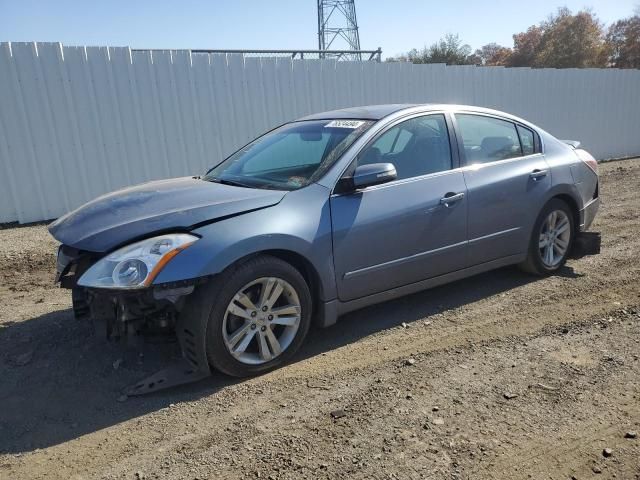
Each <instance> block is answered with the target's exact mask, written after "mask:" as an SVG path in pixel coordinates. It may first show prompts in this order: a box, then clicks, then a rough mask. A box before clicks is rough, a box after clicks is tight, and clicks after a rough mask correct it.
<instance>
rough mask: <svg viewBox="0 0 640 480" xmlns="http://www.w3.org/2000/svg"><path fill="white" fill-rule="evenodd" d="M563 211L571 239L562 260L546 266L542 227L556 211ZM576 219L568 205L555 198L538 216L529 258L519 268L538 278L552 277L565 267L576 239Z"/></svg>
mask: <svg viewBox="0 0 640 480" xmlns="http://www.w3.org/2000/svg"><path fill="white" fill-rule="evenodd" d="M558 210H559V211H562V212H564V214H565V215H566V216H567V218H568V219H569V232H570V237H569V241H568V246H567V249H566V252H565V253H564V255H562V258H561V260H560V261H559V262H558V263H556V264H554V265H553V266H549V265H547V264H545V262H544V261H543V259H542V255H541V253H540V247H539V242H540V235H541V233H542V227H543V225H544V222H545V220H546V219H547V217H548V216H549V215H550V214H551V213H552V212H554V211H558ZM575 232H576V230H575V219H574V213H573V211H572V210H571V208H570V207H569V205H567V203H566V202H564V201H563V200H560V199H559V198H553V199H551V200H550V201H549V202H547V204H546V205H545V206H544V208H543V209H542V210H541V211H540V213H539V214H538V218H537V219H536V223H535V224H534V226H533V230H532V232H531V238H530V239H529V248H528V250H527V258H526V260H525V261H524V262H522V263H521V264H520V265H519V267H520V269H521V270H523V271H525V272H527V273H531V274H533V275H538V276H546V275H552V274H553V273H555V272H557V271H558V270H559V269H560V268H562V267H563V266H564V264H565V263H566V261H567V258H568V256H569V254H570V253H571V249H572V247H573V242H574V239H575Z"/></svg>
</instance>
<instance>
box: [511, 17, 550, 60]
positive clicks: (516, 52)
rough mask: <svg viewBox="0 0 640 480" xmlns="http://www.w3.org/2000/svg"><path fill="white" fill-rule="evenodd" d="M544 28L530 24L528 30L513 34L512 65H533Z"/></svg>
mask: <svg viewBox="0 0 640 480" xmlns="http://www.w3.org/2000/svg"><path fill="white" fill-rule="evenodd" d="M542 33H543V31H542V28H541V27H538V26H536V25H532V26H530V27H529V28H528V29H527V31H526V32H521V33H516V34H515V35H513V52H512V53H511V56H510V57H509V66H510V67H531V66H532V65H533V64H534V62H535V60H536V54H537V53H538V48H539V46H540V42H541V40H542Z"/></svg>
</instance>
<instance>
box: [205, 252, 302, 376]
mask: <svg viewBox="0 0 640 480" xmlns="http://www.w3.org/2000/svg"><path fill="white" fill-rule="evenodd" d="M211 287H212V288H211V290H210V294H211V295H215V300H214V301H213V304H212V305H211V304H209V305H210V309H211V312H210V314H209V319H208V323H207V333H206V350H207V358H208V360H209V364H210V365H211V366H212V367H213V368H215V369H217V370H220V371H221V372H223V373H226V374H228V375H232V376H236V377H244V376H249V375H255V374H259V373H263V372H266V371H269V370H272V369H274V368H277V367H278V366H280V365H282V364H283V363H284V362H286V361H287V360H288V359H290V358H291V356H292V355H293V354H294V353H295V352H296V351H297V350H298V349H299V348H300V346H301V345H302V343H303V341H304V338H305V337H306V335H307V332H308V330H309V326H310V324H311V308H312V305H311V293H310V292H309V287H308V286H307V284H306V282H305V280H304V277H303V276H302V275H301V274H300V272H298V270H296V269H295V268H294V267H292V266H291V265H290V264H288V263H287V262H285V261H283V260H280V259H279V258H275V257H271V256H266V255H265V256H261V257H256V258H253V259H251V260H248V261H247V262H244V263H242V264H240V265H239V266H237V267H232V268H231V269H229V270H228V271H225V272H224V273H222V275H221V276H220V277H219V278H218V279H217V281H215V282H214V284H212V286H211Z"/></svg>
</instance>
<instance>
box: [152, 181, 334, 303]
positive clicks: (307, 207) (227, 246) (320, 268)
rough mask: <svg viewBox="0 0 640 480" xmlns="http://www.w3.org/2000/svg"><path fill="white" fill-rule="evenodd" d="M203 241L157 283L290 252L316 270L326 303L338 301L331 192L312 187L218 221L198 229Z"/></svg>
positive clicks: (175, 260) (170, 266)
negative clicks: (253, 257) (262, 254)
mask: <svg viewBox="0 0 640 480" xmlns="http://www.w3.org/2000/svg"><path fill="white" fill-rule="evenodd" d="M193 233H195V234H197V235H199V236H201V239H200V240H198V241H197V242H196V243H194V244H193V245H192V246H190V247H189V248H187V249H185V250H183V251H182V252H180V253H179V254H178V255H176V256H175V257H174V258H173V259H172V260H171V261H170V262H169V263H168V264H167V266H166V267H165V268H164V269H163V270H162V271H161V272H160V274H159V275H158V276H157V277H156V279H155V281H154V284H161V283H168V282H176V281H182V280H189V279H194V278H200V277H204V276H209V275H215V274H218V273H220V272H222V271H223V270H224V269H225V268H227V267H228V266H230V265H232V264H233V263H235V262H236V261H238V260H239V259H241V258H244V257H246V256H248V255H252V254H256V253H260V252H264V251H267V250H284V251H289V252H292V253H295V254H297V255H300V256H302V257H304V258H305V259H306V260H307V261H308V262H309V263H310V264H311V265H312V266H313V268H314V269H315V271H316V273H317V276H318V279H319V281H320V290H321V296H322V300H323V301H328V300H332V299H334V298H336V286H335V275H334V269H333V249H332V241H331V217H330V210H329V190H328V189H327V188H325V187H323V186H320V185H316V184H312V185H309V186H307V187H305V188H303V189H300V190H295V191H293V192H289V193H288V194H287V195H286V196H285V197H284V199H283V200H282V201H281V202H280V203H279V204H278V205H275V206H273V207H269V208H265V209H262V210H257V211H254V212H249V213H246V214H242V215H239V216H236V217H233V218H229V219H226V220H222V221H220V222H215V223H212V224H209V225H206V226H203V227H201V228H198V229H196V230H194V231H193Z"/></svg>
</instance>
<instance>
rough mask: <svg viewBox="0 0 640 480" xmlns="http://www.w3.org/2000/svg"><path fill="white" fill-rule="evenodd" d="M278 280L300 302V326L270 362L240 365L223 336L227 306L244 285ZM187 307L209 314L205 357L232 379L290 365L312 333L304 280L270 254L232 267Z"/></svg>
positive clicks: (201, 313) (282, 261)
mask: <svg viewBox="0 0 640 480" xmlns="http://www.w3.org/2000/svg"><path fill="white" fill-rule="evenodd" d="M262 277H276V278H280V279H283V280H285V281H286V282H288V283H289V284H290V285H291V286H292V287H293V288H294V289H295V292H296V294H297V295H298V299H299V301H300V323H299V325H298V329H297V331H296V333H295V336H294V337H293V340H291V343H290V344H289V346H288V347H287V348H286V349H285V350H284V351H283V352H282V353H281V354H279V355H278V356H276V357H275V358H274V359H272V360H271V361H269V362H267V363H262V364H258V365H250V364H246V363H243V362H240V361H239V360H238V359H236V358H235V357H234V356H233V355H232V354H231V353H230V352H229V350H228V349H227V347H226V345H225V341H224V338H223V334H222V328H223V322H224V317H225V313H226V311H227V307H228V306H229V304H230V302H231V301H232V299H233V297H234V296H235V295H236V293H238V292H239V291H240V290H241V289H242V288H243V286H245V285H247V284H248V283H250V282H252V281H254V280H256V279H259V278H262ZM199 289H200V290H199V291H198V292H195V293H194V295H193V298H192V299H191V298H190V299H189V301H191V302H192V303H191V304H190V305H189V306H188V309H189V311H190V312H192V313H191V314H198V315H199V316H200V315H202V316H204V315H206V314H207V312H208V318H207V320H206V322H207V326H206V335H205V338H206V354H207V360H208V362H209V365H210V366H211V368H213V369H215V370H218V371H220V372H222V373H225V374H227V375H231V376H233V377H247V376H252V375H258V374H261V373H265V372H268V371H270V370H273V369H275V368H278V367H279V366H281V365H282V364H284V363H285V362H287V361H288V360H289V359H290V358H291V357H292V356H293V355H294V354H295V353H296V351H297V350H298V349H299V348H300V346H301V345H302V343H303V342H304V339H305V337H306V335H307V332H308V331H309V327H310V325H311V316H312V299H311V293H310V291H309V286H308V285H307V283H306V281H305V279H304V277H303V276H302V275H301V274H300V272H299V271H298V270H296V269H295V268H294V267H293V266H291V265H290V264H289V263H287V262H285V261H284V260H281V259H279V258H276V257H273V256H270V255H261V256H258V257H253V258H251V259H249V260H247V261H244V262H241V263H239V264H237V265H233V266H231V267H229V268H228V269H227V270H225V271H224V272H223V273H222V274H220V275H219V276H217V277H216V278H215V279H214V280H213V281H212V282H210V283H209V284H206V285H203V286H201V287H199Z"/></svg>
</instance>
